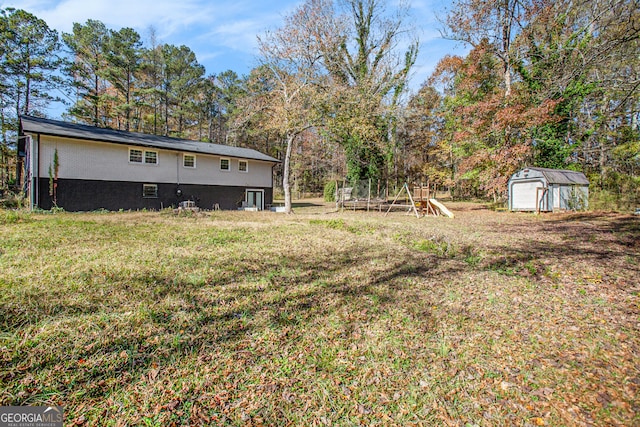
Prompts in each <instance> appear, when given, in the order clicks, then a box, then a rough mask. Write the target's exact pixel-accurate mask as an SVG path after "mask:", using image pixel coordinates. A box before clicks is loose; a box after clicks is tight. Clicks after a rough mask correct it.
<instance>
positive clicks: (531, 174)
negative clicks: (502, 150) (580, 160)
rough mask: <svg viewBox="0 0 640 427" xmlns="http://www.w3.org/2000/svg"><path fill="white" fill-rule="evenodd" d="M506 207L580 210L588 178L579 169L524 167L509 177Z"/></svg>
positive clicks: (586, 198)
mask: <svg viewBox="0 0 640 427" xmlns="http://www.w3.org/2000/svg"><path fill="white" fill-rule="evenodd" d="M508 186H509V210H511V211H528V212H534V211H537V212H554V211H561V210H583V209H586V208H587V207H588V202H589V180H588V179H587V177H586V176H585V175H584V174H583V173H582V172H575V171H569V170H559V169H546V168H526V169H522V170H520V171H518V172H516V173H514V174H513V175H512V176H511V179H509V184H508Z"/></svg>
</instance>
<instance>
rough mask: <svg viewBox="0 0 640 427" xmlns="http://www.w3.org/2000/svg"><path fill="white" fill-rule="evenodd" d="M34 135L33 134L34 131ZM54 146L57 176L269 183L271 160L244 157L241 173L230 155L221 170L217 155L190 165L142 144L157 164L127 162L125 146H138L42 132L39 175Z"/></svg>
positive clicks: (45, 169) (177, 154) (198, 157)
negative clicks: (226, 166) (245, 163)
mask: <svg viewBox="0 0 640 427" xmlns="http://www.w3.org/2000/svg"><path fill="white" fill-rule="evenodd" d="M34 138H37V136H35V135H34ZM56 148H57V150H58V159H59V163H60V167H59V174H58V177H59V178H60V179H74V180H82V179H86V180H100V181H123V182H153V183H167V184H178V183H180V184H194V185H218V186H237V187H258V188H264V187H270V186H271V185H272V163H269V162H263V161H258V160H248V166H249V167H248V172H246V173H245V172H239V171H238V162H239V160H241V159H233V158H232V159H230V160H231V170H230V171H222V170H220V157H219V156H214V155H208V154H195V156H196V168H195V169H194V168H185V167H184V166H183V157H182V156H183V153H181V152H176V151H169V150H155V149H150V148H143V149H146V150H153V151H157V152H158V164H157V165H146V164H134V163H129V148H136V149H140V147H134V146H131V147H128V146H126V145H117V144H112V143H103V142H95V141H91V142H85V141H81V140H74V139H69V138H62V137H53V136H46V135H41V136H40V156H39V176H40V177H43V178H44V177H48V174H49V165H52V164H53V156H54V151H55V149H56ZM242 160H244V159H242Z"/></svg>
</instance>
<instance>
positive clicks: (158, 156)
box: [144, 150, 160, 166]
mask: <svg viewBox="0 0 640 427" xmlns="http://www.w3.org/2000/svg"><path fill="white" fill-rule="evenodd" d="M147 153H155V155H156V161H155V163H151V162H147ZM159 163H160V154H159V153H158V152H157V151H156V150H144V164H145V165H153V166H158V164H159Z"/></svg>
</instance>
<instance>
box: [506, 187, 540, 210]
mask: <svg viewBox="0 0 640 427" xmlns="http://www.w3.org/2000/svg"><path fill="white" fill-rule="evenodd" d="M542 187H544V184H543V183H542V181H524V182H514V183H513V184H511V198H512V199H511V209H513V210H515V211H535V210H537V209H538V206H537V205H536V202H539V200H537V197H538V196H539V195H541V194H540V193H539V192H538V188H542Z"/></svg>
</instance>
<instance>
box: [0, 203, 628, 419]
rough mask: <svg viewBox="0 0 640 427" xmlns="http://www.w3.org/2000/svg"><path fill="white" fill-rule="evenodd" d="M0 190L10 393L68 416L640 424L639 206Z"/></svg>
mask: <svg viewBox="0 0 640 427" xmlns="http://www.w3.org/2000/svg"><path fill="white" fill-rule="evenodd" d="M448 206H449V207H450V209H451V210H452V211H454V212H455V213H456V218H455V219H448V218H441V217H439V218H434V217H428V218H422V219H416V218H415V217H411V216H407V215H404V214H403V213H395V214H390V215H389V216H388V217H384V216H383V215H382V214H380V213H377V212H376V213H366V212H355V213H354V212H344V213H335V212H331V209H330V207H329V206H322V205H320V204H319V203H317V204H314V203H307V204H305V206H303V207H301V208H299V209H297V213H296V214H295V215H292V216H285V215H282V214H275V213H268V212H259V213H255V212H213V213H204V214H200V215H197V216H175V215H174V214H173V213H170V212H158V213H153V212H137V213H89V214H68V213H60V214H55V215H54V214H38V215H36V214H27V213H16V212H9V211H0V405H47V404H58V405H62V406H64V407H65V417H66V419H67V421H68V424H71V423H72V422H75V425H113V426H124V425H147V426H156V425H157V426H167V425H253V426H260V425H265V426H267V425H278V426H280V425H281V426H285V425H292V426H298V425H306V426H312V425H320V426H322V425H330V426H334V425H338V426H339V425H385V426H386V425H398V426H406V425H424V426H432V425H443V426H542V425H548V426H563V425H564V426H576V425H577V426H579V425H595V426H608V425H625V426H632V425H640V398H639V397H638V396H639V395H640V333H639V332H640V316H639V315H640V306H639V304H640V219H639V218H638V217H633V216H629V215H627V216H625V215H618V214H610V213H581V214H549V215H541V216H535V215H530V214H511V213H505V212H500V213H497V212H492V211H489V210H487V209H484V208H483V207H482V206H481V205H477V204H455V203H453V204H449V205H448Z"/></svg>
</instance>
